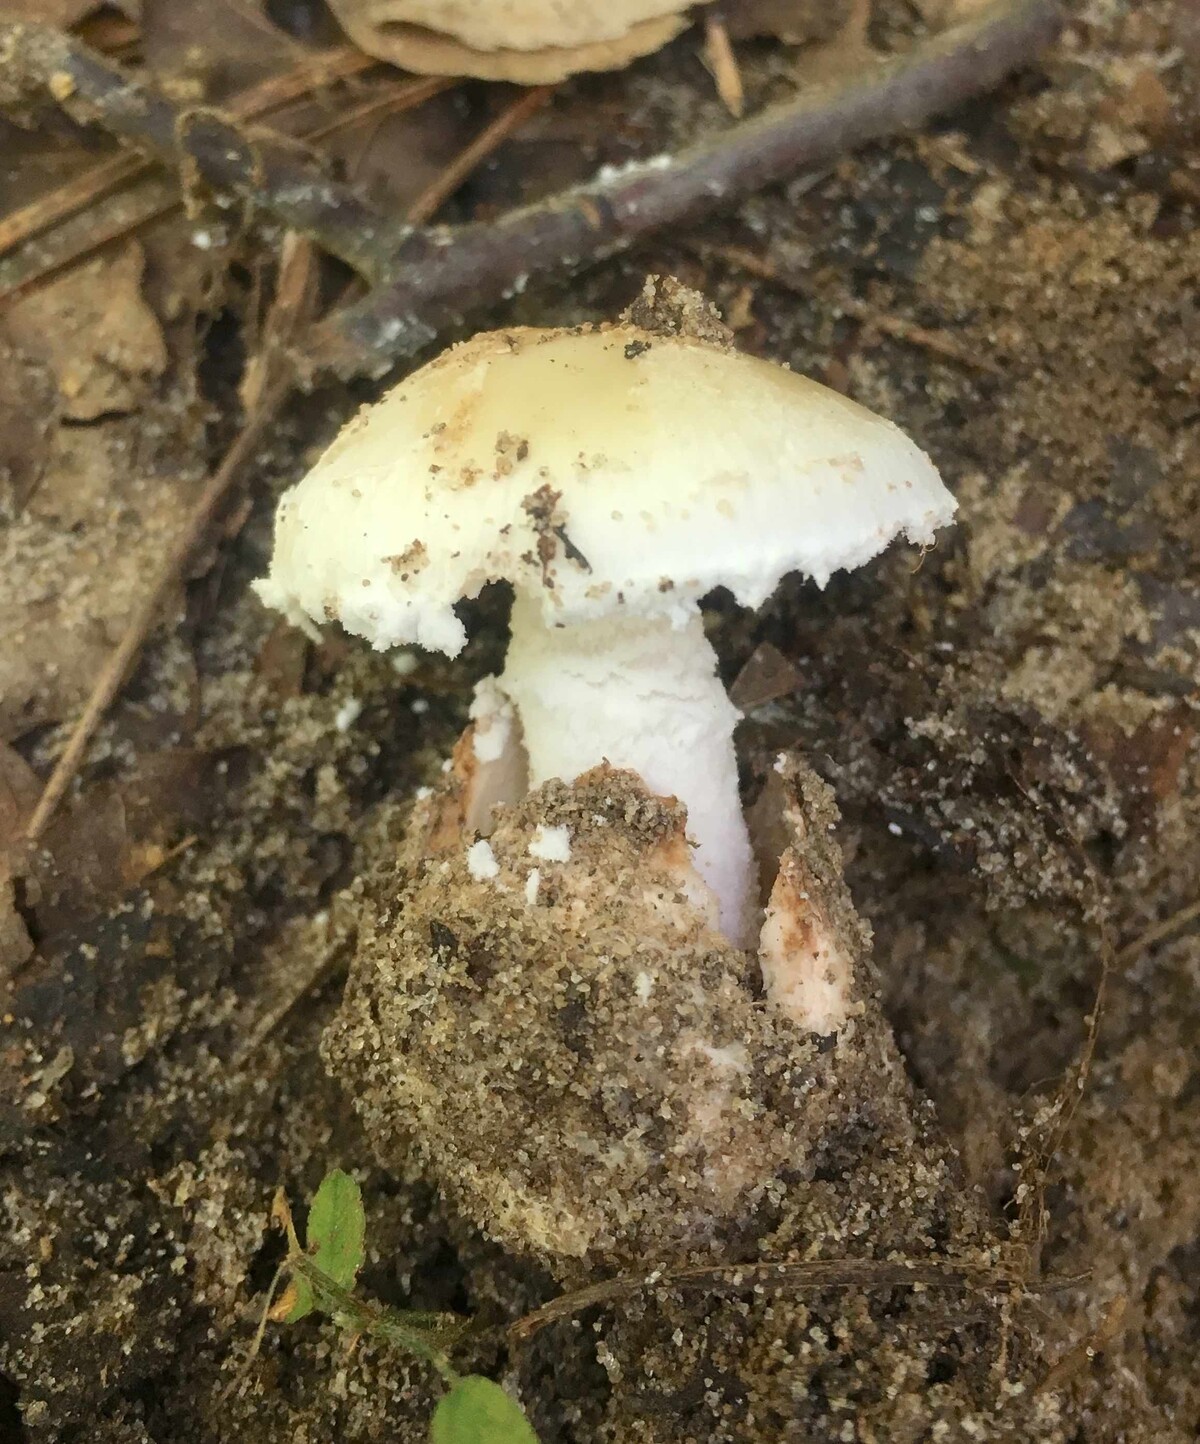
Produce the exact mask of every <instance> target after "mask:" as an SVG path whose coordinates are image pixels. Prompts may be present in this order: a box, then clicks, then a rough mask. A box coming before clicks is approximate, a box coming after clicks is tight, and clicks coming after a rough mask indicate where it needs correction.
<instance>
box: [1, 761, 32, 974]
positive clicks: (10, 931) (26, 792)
mask: <svg viewBox="0 0 1200 1444" xmlns="http://www.w3.org/2000/svg"><path fill="white" fill-rule="evenodd" d="M40 791H41V784H40V783H39V782H38V780H37V777H36V776H35V775H34V773H33V770H32V768H31V767H30V766H29V765H28V763H27V762H26V761H25V759H24V758H23V757H21V756H20V755H19V754H18V753H16V752H14V751H13V750H12V748H11V747H6V746H5V745H4V744H3V743H2V742H0V978H3V977H4V976H5V975H6V974H8V973H10V972H12V970H13V969H14V968H19V967H20V966H21V964H22V963H23V962H25V961H26V959H27V958H29V957H30V955H31V954H32V952H33V941H32V939H31V938H30V936H29V933H28V931H27V929H26V927H25V921H24V919H23V918H22V917H21V914H20V912H19V911H18V910H17V892H16V881H15V876H14V873H15V871H16V869H17V866H18V864H17V858H18V856H19V854H20V852H21V851H22V846H21V845H22V841H23V837H24V831H25V821H26V819H27V818H28V816H29V814H30V813H31V812H32V811H33V808H34V806H35V804H36V803H37V799H38V794H39V792H40Z"/></svg>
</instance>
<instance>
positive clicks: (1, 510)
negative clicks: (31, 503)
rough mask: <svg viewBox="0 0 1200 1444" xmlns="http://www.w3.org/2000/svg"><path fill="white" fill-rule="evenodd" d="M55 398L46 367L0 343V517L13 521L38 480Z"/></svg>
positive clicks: (46, 448)
mask: <svg viewBox="0 0 1200 1444" xmlns="http://www.w3.org/2000/svg"><path fill="white" fill-rule="evenodd" d="M55 398H56V393H55V386H54V381H53V379H52V378H51V376H50V373H49V371H48V370H47V369H46V367H45V366H42V365H39V363H38V362H36V361H34V360H33V359H32V357H29V356H26V355H25V354H24V353H23V352H21V351H18V350H16V349H14V348H13V347H11V346H6V345H4V344H3V342H0V517H13V516H16V515H17V513H18V512H20V511H21V510H22V508H23V507H24V506H25V504H26V502H27V501H28V500H29V497H30V495H31V494H32V492H33V490H34V488H35V487H36V486H37V484H38V481H39V479H40V478H41V475H42V470H43V468H44V466H45V464H46V457H47V454H48V451H49V447H50V431H51V427H52V426H53V424H54V421H55V409H56V399H55Z"/></svg>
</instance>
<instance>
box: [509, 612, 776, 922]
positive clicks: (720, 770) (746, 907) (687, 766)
mask: <svg viewBox="0 0 1200 1444" xmlns="http://www.w3.org/2000/svg"><path fill="white" fill-rule="evenodd" d="M500 686H501V688H502V689H503V691H504V692H505V693H506V694H507V695H508V696H509V697H510V698H511V699H512V701H513V703H514V704H515V706H516V708H517V711H518V712H519V714H520V718H521V727H522V733H523V736H524V739H525V746H526V749H527V751H528V754H529V783H530V786H531V787H537V786H539V785H540V784H541V783H543V782H545V781H547V780H548V779H550V778H552V777H559V778H562V779H563V780H564V781H566V782H573V781H574V780H575V779H576V778H577V777H579V776H581V775H582V774H583V773H585V772H587V771H588V770H589V769H590V768H592V767H596V766H598V765H599V764H600V763H602V762H607V763H609V765H610V766H612V767H617V768H625V769H628V770H629V771H631V772H636V773H637V775H638V776H639V777H640V778H641V779H642V781H643V782H644V783H645V784H646V785H647V787H649V788H650V790H651V791H653V792H655V793H657V794H659V795H660V796H664V797H670V796H674V797H677V798H678V799H679V801H680V802H682V803H683V804H684V806H685V807H686V808H687V815H688V835H689V837H690V838H691V839H692V840H693V841H694V842H695V845H696V846H695V853H694V862H695V866H696V870H697V871H698V873H699V874H700V876H701V878H702V879H703V880H704V882H705V883H707V885H708V886H709V887H710V888H711V889H712V891H713V893H714V894H715V896H716V901H717V909H718V916H719V919H720V927H721V930H722V932H724V934H725V935H726V937H728V938H729V940H730V941H731V942H733V943H734V944H735V945H737V946H740V947H746V946H749V945H750V941H751V938H752V936H753V930H754V923H755V921H756V919H755V917H754V913H755V911H756V909H755V908H754V906H753V903H752V898H753V892H752V864H751V852H750V841H749V836H748V834H747V831H746V820H745V818H744V817H743V815H742V808H741V801H740V799H739V797H738V777H737V759H736V756H735V754H734V749H733V729H734V726H735V724H736V723H737V721H738V717H739V715H740V714H739V713H738V710H737V708H736V707H734V705H733V703H732V702H730V700H729V698H728V696H726V693H725V688H724V687H723V686H722V685H721V680H720V678H719V677H718V676H717V657H716V653H715V652H714V651H713V649H712V647H711V645H710V644H709V641H708V638H707V637H706V636H705V635H704V626H703V623H702V622H701V620H700V613H699V611H698V610H697V609H696V607H695V605H694V604H693V603H686V604H684V605H683V606H681V608H680V611H679V615H678V618H677V619H674V620H672V619H667V618H663V617H638V616H629V615H621V616H617V617H611V616H610V617H604V618H599V619H597V620H595V621H585V622H572V623H570V624H569V625H565V626H547V625H546V623H545V622H544V620H543V618H542V613H541V609H540V607H539V606H538V604H537V603H536V602H534V601H532V600H531V599H529V598H527V597H525V596H523V595H522V594H521V592H519V591H518V593H517V597H516V600H515V602H514V603H513V611H512V641H511V643H510V645H509V650H508V659H507V662H506V664H505V669H504V675H503V677H502V678H501V679H500Z"/></svg>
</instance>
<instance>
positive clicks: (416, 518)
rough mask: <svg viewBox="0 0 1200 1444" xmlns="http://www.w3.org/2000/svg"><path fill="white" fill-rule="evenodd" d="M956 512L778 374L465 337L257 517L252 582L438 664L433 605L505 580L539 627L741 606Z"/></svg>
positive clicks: (644, 349)
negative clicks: (713, 604) (268, 541)
mask: <svg viewBox="0 0 1200 1444" xmlns="http://www.w3.org/2000/svg"><path fill="white" fill-rule="evenodd" d="M954 509H955V502H954V499H953V497H952V496H951V495H950V493H949V492H948V491H947V490H946V488H945V487H944V486H943V485H942V482H941V480H940V478H939V476H938V473H937V471H936V470H935V468H934V466H933V464H932V463H931V462H930V460H929V458H928V457H926V456H925V454H924V453H923V452H922V451H921V450H920V449H919V448H918V447H917V446H916V445H915V444H914V443H913V442H912V441H911V440H909V438H908V437H907V436H905V435H904V433H903V432H902V431H900V430H899V428H898V427H896V426H894V425H892V423H891V422H889V421H885V420H883V419H882V418H881V417H878V416H876V415H874V414H873V413H872V412H870V411H867V410H866V409H865V408H863V407H861V406H859V405H857V404H856V403H855V402H853V401H849V400H847V399H846V398H845V397H844V396H841V395H839V394H838V393H837V392H834V391H830V390H829V389H828V388H826V387H824V386H821V385H818V384H817V383H816V382H814V381H810V380H808V379H807V378H805V377H803V376H798V375H795V374H794V373H792V372H791V371H788V370H785V369H784V368H782V367H779V366H775V365H771V364H770V363H768V362H765V361H760V360H757V359H755V358H753V357H750V356H745V355H740V354H739V353H737V352H736V351H734V350H732V349H731V348H729V347H727V346H724V345H721V344H716V343H714V342H713V341H712V340H702V339H698V338H696V337H695V336H691V335H687V334H683V335H674V336H672V335H662V334H659V333H658V332H652V331H647V330H644V329H642V328H640V327H639V326H636V325H632V324H626V323H621V324H616V325H603V326H588V327H580V328H576V329H574V330H534V329H514V330H508V331H495V332H487V333H483V334H481V335H478V336H475V337H474V338H473V339H472V340H470V341H467V342H465V343H463V344H462V345H459V346H455V347H453V348H452V349H450V350H449V351H446V352H445V353H443V355H441V356H439V357H438V358H437V359H436V360H434V361H432V362H430V364H429V365H427V366H425V367H423V368H422V369H421V370H419V371H417V372H416V373H414V374H413V375H412V376H410V377H409V378H408V379H407V380H405V381H403V382H402V383H400V385H398V386H397V387H395V388H394V389H393V390H392V391H390V392H389V393H388V394H387V395H386V396H384V397H383V399H382V400H380V401H379V402H377V403H376V404H375V405H373V406H371V407H368V408H366V409H364V410H363V411H362V412H360V413H359V415H358V416H356V417H355V418H354V419H353V420H352V421H351V422H350V423H349V424H348V425H347V426H346V427H345V428H344V429H343V431H342V432H341V434H340V435H339V436H338V437H337V439H336V440H335V441H334V442H333V444H332V445H331V446H330V447H329V449H328V450H327V451H326V452H325V454H324V455H323V456H322V457H321V459H320V460H319V461H318V462H317V464H316V466H315V467H314V468H313V469H312V471H310V472H309V474H308V475H307V476H306V477H304V479H303V480H302V481H300V482H299V483H298V484H297V485H296V486H294V487H292V488H291V490H290V491H288V492H287V493H286V494H285V495H284V497H283V498H282V500H281V501H280V504H279V511H278V516H277V520H276V533H275V551H274V556H273V559H272V562H271V568H270V573H269V575H268V577H267V578H266V579H265V580H264V581H262V582H260V583H259V584H258V590H259V594H260V596H261V597H262V599H263V600H264V601H265V602H266V603H267V604H268V605H270V606H273V607H276V608H278V609H280V610H281V611H284V612H286V613H287V614H288V615H289V616H291V617H292V618H293V620H296V621H299V622H301V623H302V624H303V622H304V621H305V620H306V619H309V620H311V621H321V620H335V619H336V620H340V621H341V623H342V625H343V626H345V627H346V628H347V630H349V631H351V632H355V633H358V634H360V635H362V636H363V637H365V638H367V639H368V640H369V641H370V642H371V643H372V644H373V645H374V646H376V647H381V648H382V647H391V646H395V645H398V644H401V643H415V644H417V645H419V646H423V647H426V648H429V649H432V650H438V651H443V652H446V653H448V654H449V655H451V656H453V655H455V654H456V653H457V652H458V651H459V650H460V649H461V647H462V645H463V643H464V641H465V639H466V638H465V633H464V630H463V627H462V624H461V622H460V621H459V620H458V618H457V617H456V616H455V614H454V611H453V607H454V604H455V602H457V601H458V600H460V599H461V598H463V597H471V596H474V595H476V594H477V593H478V592H479V590H480V589H481V588H482V587H483V586H484V584H485V583H487V582H489V581H495V580H500V579H507V580H509V581H511V582H512V583H513V584H514V585H515V586H516V587H517V588H518V589H520V590H522V591H523V592H524V593H525V594H526V595H529V596H531V597H533V598H535V599H536V600H537V601H538V602H539V603H540V606H541V610H542V614H543V618H544V620H545V621H546V622H547V623H548V624H552V623H554V622H556V621H557V622H569V621H573V620H582V619H586V618H594V617H598V616H600V615H602V614H604V613H605V612H608V611H611V610H614V609H616V608H618V607H620V608H622V609H624V611H625V612H626V614H640V615H644V616H664V615H665V616H673V617H675V618H677V619H679V620H680V621H682V620H684V619H686V617H687V616H688V615H690V613H691V611H692V609H693V608H694V607H695V605H696V603H697V602H698V601H699V599H700V598H701V597H702V596H704V595H705V594H706V593H707V592H710V591H712V590H713V588H714V587H717V586H725V587H728V588H729V590H730V591H731V592H732V593H733V595H734V596H735V597H736V598H737V600H738V601H739V602H741V603H742V604H743V605H746V606H750V607H757V606H759V605H760V604H761V603H762V602H763V601H765V599H766V598H767V597H768V596H770V594H771V592H772V591H774V589H775V587H776V586H777V584H778V583H779V581H780V579H781V578H782V577H783V576H784V575H785V574H786V573H788V572H792V571H802V572H805V573H807V574H808V575H809V576H811V577H813V578H814V579H815V580H816V581H817V582H818V584H819V585H821V586H824V584H825V583H826V581H827V580H828V579H829V577H830V575H831V574H832V573H833V572H834V571H837V570H840V569H843V568H852V567H857V566H859V565H861V564H862V563H863V562H866V561H868V560H869V559H870V558H871V557H873V556H875V555H876V553H878V552H880V551H882V550H883V548H884V547H886V546H887V544H888V543H889V542H890V541H891V540H892V539H893V538H894V537H896V536H897V535H899V534H900V533H904V534H905V535H906V536H907V537H908V538H909V539H910V540H912V541H914V542H918V543H926V542H928V541H930V540H931V539H932V536H933V533H934V530H935V528H936V527H938V526H940V525H943V524H944V523H946V522H948V521H949V520H950V518H951V517H952V515H953V513H954Z"/></svg>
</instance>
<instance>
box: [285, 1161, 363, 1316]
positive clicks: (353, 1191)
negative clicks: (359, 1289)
mask: <svg viewBox="0 0 1200 1444" xmlns="http://www.w3.org/2000/svg"><path fill="white" fill-rule="evenodd" d="M366 1228H367V1223H366V1218H365V1216H364V1214H363V1205H362V1192H361V1190H360V1189H359V1186H358V1184H357V1183H356V1182H355V1181H354V1179H353V1178H351V1177H350V1175H349V1174H348V1173H344V1172H343V1171H342V1170H341V1169H340V1168H335V1169H333V1170H332V1171H331V1172H329V1173H327V1174H326V1175H325V1177H324V1178H323V1179H322V1180H321V1186H320V1188H318V1189H317V1192H316V1196H315V1197H314V1198H313V1201H312V1207H311V1208H310V1209H309V1211H308V1236H307V1242H308V1250H307V1251H308V1254H309V1255H310V1257H311V1258H312V1261H313V1264H314V1265H315V1266H316V1267H317V1268H318V1269H320V1271H321V1272H322V1273H323V1274H324V1275H325V1276H326V1278H328V1279H331V1280H332V1281H333V1283H334V1284H336V1285H337V1286H338V1288H342V1289H352V1288H353V1287H354V1280H355V1279H356V1278H357V1277H358V1271H359V1269H360V1268H362V1266H363V1260H364V1258H365V1257H366V1253H365V1249H364V1239H365V1236H366ZM292 1283H293V1284H294V1285H295V1290H296V1294H295V1302H294V1303H293V1305H292V1307H291V1309H290V1310H289V1311H288V1314H287V1322H288V1323H289V1324H294V1323H295V1322H296V1321H297V1320H298V1319H302V1318H303V1317H304V1316H305V1314H308V1313H311V1312H312V1310H313V1308H314V1306H315V1305H316V1302H317V1301H316V1297H315V1295H314V1291H313V1289H312V1286H311V1284H310V1283H309V1281H308V1280H307V1279H305V1278H303V1277H302V1276H301V1275H299V1274H297V1275H295V1276H294V1277H293V1279H292Z"/></svg>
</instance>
